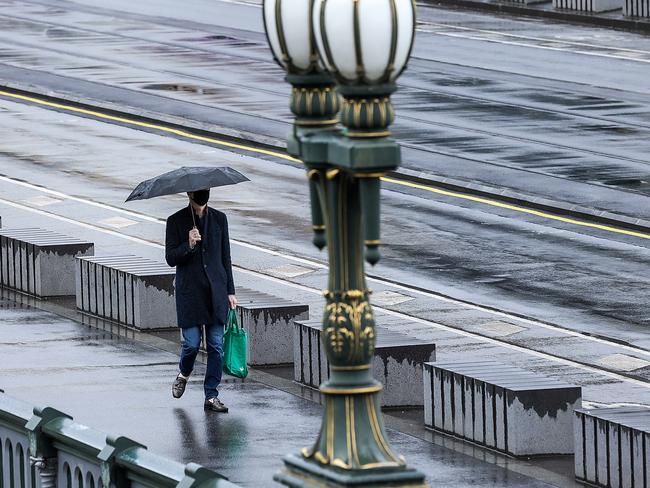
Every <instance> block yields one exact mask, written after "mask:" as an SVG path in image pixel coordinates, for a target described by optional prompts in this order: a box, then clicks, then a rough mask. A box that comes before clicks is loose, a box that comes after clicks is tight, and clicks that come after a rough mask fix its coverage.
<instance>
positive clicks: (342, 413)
mask: <svg viewBox="0 0 650 488" xmlns="http://www.w3.org/2000/svg"><path fill="white" fill-rule="evenodd" d="M414 9H415V7H414V4H413V3H412V2H411V0H264V23H265V27H266V33H267V37H268V40H269V45H270V46H271V49H272V51H273V53H274V56H275V58H276V60H277V61H278V63H279V64H280V65H281V66H282V67H283V68H284V69H285V71H286V72H287V78H286V79H287V81H288V82H289V83H291V85H292V92H291V102H290V106H291V110H292V112H293V113H294V115H295V116H296V118H295V123H294V128H293V132H292V134H291V135H290V136H289V141H288V149H289V152H290V153H291V154H292V155H294V156H296V157H298V158H300V159H301V160H302V161H303V162H304V163H305V165H306V166H307V175H308V180H309V186H310V195H311V208H312V224H313V229H314V244H315V245H316V246H317V247H318V248H319V249H322V248H323V247H324V246H325V245H327V247H328V252H329V262H330V272H329V286H328V290H327V291H326V292H325V298H326V306H325V314H324V319H323V333H322V337H323V341H324V345H325V349H326V352H327V357H328V360H329V363H330V373H331V374H330V379H329V380H328V381H327V382H325V383H324V384H323V385H321V387H320V390H321V392H322V393H323V396H324V407H325V408H324V415H323V423H322V427H321V431H320V434H319V436H318V438H317V439H316V442H315V443H314V445H313V446H312V447H311V448H306V449H303V451H302V452H301V453H300V454H297V455H289V456H287V457H286V458H285V469H284V470H283V471H281V472H280V473H278V474H277V475H276V476H275V479H276V480H277V481H279V482H281V483H283V484H284V485H287V486H291V487H317V486H318V487H323V486H327V487H330V486H331V487H347V486H358V487H361V486H373V487H374V486H376V487H412V488H415V487H418V488H419V487H425V486H426V485H424V476H423V475H422V474H421V473H419V472H418V471H415V470H413V469H411V468H408V467H407V466H406V462H405V460H404V458H403V457H401V456H398V455H397V454H395V453H394V452H393V450H392V449H391V447H390V445H389V443H388V440H387V439H386V434H385V431H384V426H383V418H382V415H381V410H380V407H379V394H380V392H381V389H382V385H381V384H380V383H379V382H377V381H376V380H375V379H374V378H373V377H372V370H371V365H372V360H373V356H374V347H375V320H374V315H373V312H372V307H371V306H370V303H369V293H370V292H369V290H368V289H367V286H366V281H365V273H364V263H363V262H364V257H365V260H366V261H367V262H369V263H370V264H375V263H376V262H377V261H378V260H379V257H380V255H379V244H380V233H379V191H380V178H381V176H383V175H384V174H385V173H386V172H388V171H391V170H394V169H396V168H397V166H398V165H399V163H400V151H399V146H398V145H397V143H396V142H395V141H394V140H393V139H391V138H390V137H389V135H390V134H389V131H388V126H389V125H390V124H391V123H392V122H393V119H394V111H393V107H392V105H391V102H390V94H391V93H392V92H394V91H395V84H394V82H395V79H396V78H397V77H398V76H399V75H400V73H401V71H402V70H403V69H404V67H405V66H406V63H407V61H408V58H409V55H410V51H411V47H412V43H413V35H414V26H415V10H414ZM335 82H336V83H337V85H336V83H335ZM339 94H340V95H341V96H342V99H343V101H342V104H341V103H340V101H339V100H340V99H339ZM340 105H342V110H341V113H340V116H339V119H337V113H338V112H339V108H340ZM339 121H340V123H341V125H342V126H343V128H342V129H341V128H340V126H338V125H337V122H339Z"/></svg>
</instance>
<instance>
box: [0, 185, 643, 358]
mask: <svg viewBox="0 0 650 488" xmlns="http://www.w3.org/2000/svg"><path fill="white" fill-rule="evenodd" d="M0 181H4V182H6V183H10V184H14V185H18V186H22V187H25V188H30V189H33V190H37V191H41V192H44V193H47V194H49V195H55V196H57V197H59V198H63V199H69V200H71V201H74V202H78V203H83V204H86V205H91V206H94V207H98V208H102V209H105V210H112V211H114V212H118V213H121V214H125V215H129V216H132V217H136V218H140V219H142V220H146V221H148V222H153V223H156V224H160V225H164V224H165V223H166V221H165V219H161V218H156V217H151V216H149V215H146V214H142V213H140V212H135V211H132V210H126V209H123V208H119V207H113V206H111V205H106V204H104V203H100V202H95V201H93V200H88V199H84V198H80V197H75V196H72V195H68V194H66V193H62V192H59V191H55V190H50V189H48V188H44V187H42V186H38V185H34V184H31V183H27V182H24V181H19V180H15V179H13V178H10V177H7V176H2V175H0ZM2 201H4V202H7V200H2ZM8 203H10V204H11V202H8ZM12 205H13V204H12ZM21 208H22V207H21ZM25 208H28V207H25ZM43 214H44V215H48V216H51V217H55V218H57V216H56V215H55V214H52V213H49V212H43ZM59 218H60V219H61V220H65V221H66V222H72V223H76V222H78V221H75V220H72V219H66V218H65V217H59ZM84 225H86V226H88V228H90V229H95V230H102V231H106V232H113V233H114V235H118V236H121V237H125V238H126V237H130V236H127V235H126V234H121V233H116V232H114V231H110V230H108V229H104V228H102V227H97V226H92V225H91V224H84ZM132 239H136V242H139V241H137V239H138V238H132ZM145 242H148V241H145ZM230 242H231V243H232V244H234V245H236V246H241V247H244V248H247V249H252V250H254V251H259V252H263V253H265V254H268V255H270V256H275V257H281V258H284V259H287V260H289V261H293V262H296V263H301V264H304V265H308V266H312V267H316V268H318V269H327V265H325V264H323V263H322V262H319V261H316V260H312V259H308V258H300V257H297V256H292V255H289V254H285V253H282V252H280V251H274V250H272V249H268V248H264V247H261V246H259V245H256V244H251V243H248V242H245V241H240V240H238V239H233V238H231V239H230ZM367 281H368V282H370V283H376V284H379V285H382V286H386V287H390V288H393V289H397V290H402V291H406V292H409V293H411V294H416V295H419V296H421V297H426V298H432V299H435V300H438V301H441V302H444V303H451V304H454V305H459V306H461V307H466V308H468V309H471V310H477V311H480V312H483V313H489V314H491V315H494V316H497V317H501V318H506V319H509V320H513V321H516V322H520V323H524V324H528V325H532V326H534V327H539V328H542V329H546V330H552V331H555V332H560V333H562V334H565V335H568V336H572V337H579V338H581V339H585V340H588V341H591V342H595V343H598V344H604V345H608V346H613V347H617V348H619V349H623V350H626V351H628V352H632V353H635V354H639V355H642V356H648V357H650V351H646V350H644V349H640V348H637V347H633V346H627V345H625V344H619V343H616V342H613V341H608V340H607V339H602V338H600V337H593V336H590V335H587V334H583V333H581V332H577V331H574V330H570V329H565V328H564V327H560V326H557V325H551V324H545V323H543V322H538V321H536V320H533V319H528V318H525V317H519V316H517V315H512V314H509V313H507V312H502V311H499V310H493V309H490V308H487V307H482V306H480V305H476V304H472V303H467V302H464V301H462V300H456V299H454V298H450V297H446V296H441V295H439V294H437V293H435V292H431V291H425V290H420V289H417V288H411V287H409V286H407V285H402V284H399V283H393V282H391V281H389V280H384V279H381V278H377V277H370V276H369V277H367ZM480 337H483V336H480Z"/></svg>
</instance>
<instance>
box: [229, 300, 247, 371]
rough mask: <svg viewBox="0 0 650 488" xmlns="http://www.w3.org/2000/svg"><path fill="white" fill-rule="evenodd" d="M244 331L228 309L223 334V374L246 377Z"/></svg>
mask: <svg viewBox="0 0 650 488" xmlns="http://www.w3.org/2000/svg"><path fill="white" fill-rule="evenodd" d="M247 341H248V338H247V336H246V331H245V330H244V328H243V327H240V326H239V324H238V323H237V314H236V313H235V310H233V309H230V311H229V312H228V320H227V321H226V329H225V331H224V333H223V372H224V373H226V374H229V375H230V376H234V377H236V378H246V376H248V365H247V364H246V349H247V345H246V343H247Z"/></svg>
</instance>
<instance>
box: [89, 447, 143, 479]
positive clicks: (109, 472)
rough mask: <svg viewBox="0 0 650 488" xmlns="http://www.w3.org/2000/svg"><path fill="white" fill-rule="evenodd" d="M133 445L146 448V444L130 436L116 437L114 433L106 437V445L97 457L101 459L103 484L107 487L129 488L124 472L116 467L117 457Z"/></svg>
mask: <svg viewBox="0 0 650 488" xmlns="http://www.w3.org/2000/svg"><path fill="white" fill-rule="evenodd" d="M133 447H142V448H145V449H146V446H144V445H142V444H140V443H139V442H136V441H134V440H132V439H129V438H128V437H114V436H112V435H109V436H107V437H106V446H105V447H104V449H102V451H101V452H100V453H99V454H98V455H97V458H98V459H99V460H100V461H101V473H102V484H103V485H104V486H105V487H106V488H109V487H112V488H128V486H130V482H129V480H128V479H127V478H126V476H125V474H124V472H123V471H122V470H120V469H118V468H117V467H116V463H115V458H116V457H117V456H119V455H120V454H121V453H122V452H124V451H126V450H127V449H131V448H133Z"/></svg>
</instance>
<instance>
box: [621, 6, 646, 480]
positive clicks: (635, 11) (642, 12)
mask: <svg viewBox="0 0 650 488" xmlns="http://www.w3.org/2000/svg"><path fill="white" fill-rule="evenodd" d="M623 15H625V16H626V17H640V18H645V19H648V18H650V0H625V3H624V4H623ZM649 483H650V481H649Z"/></svg>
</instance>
